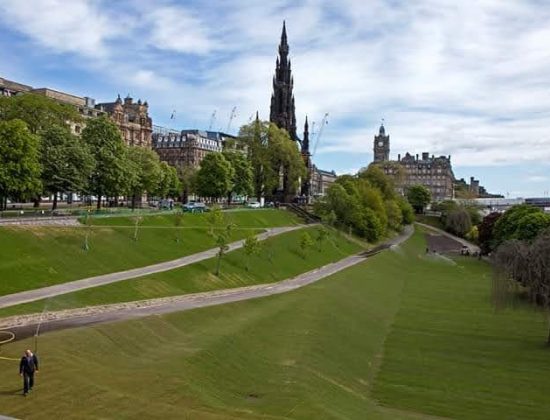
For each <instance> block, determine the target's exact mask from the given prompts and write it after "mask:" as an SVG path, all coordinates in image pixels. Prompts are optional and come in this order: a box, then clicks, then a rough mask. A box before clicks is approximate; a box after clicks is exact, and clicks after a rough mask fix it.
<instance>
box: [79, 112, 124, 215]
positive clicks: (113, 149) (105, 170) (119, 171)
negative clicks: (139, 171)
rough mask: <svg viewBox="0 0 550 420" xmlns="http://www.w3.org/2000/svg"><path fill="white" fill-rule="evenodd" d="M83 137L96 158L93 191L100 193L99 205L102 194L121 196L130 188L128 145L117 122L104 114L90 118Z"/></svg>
mask: <svg viewBox="0 0 550 420" xmlns="http://www.w3.org/2000/svg"><path fill="white" fill-rule="evenodd" d="M82 140H83V141H84V143H85V144H87V145H88V146H89V147H90V151H91V152H92V156H93V157H94V159H95V166H94V169H93V171H92V176H91V181H90V191H91V192H92V193H93V194H95V195H96V196H97V208H98V209H100V208H101V197H102V196H118V195H119V194H120V193H121V192H122V191H124V190H126V189H127V182H126V181H127V178H128V163H127V160H126V152H125V150H126V148H125V145H124V141H123V140H122V135H121V134H120V131H119V130H118V128H117V126H116V125H115V124H114V123H113V122H112V121H111V120H110V119H108V118H107V117H105V116H101V117H99V118H95V119H92V120H89V121H88V124H87V126H86V128H85V129H84V130H82Z"/></svg>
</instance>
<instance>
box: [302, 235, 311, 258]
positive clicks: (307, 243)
mask: <svg viewBox="0 0 550 420" xmlns="http://www.w3.org/2000/svg"><path fill="white" fill-rule="evenodd" d="M312 246H313V239H311V236H310V235H309V233H308V232H304V233H302V235H301V236H300V255H301V256H302V258H304V259H305V258H306V257H307V252H308V250H309V249H310V248H311V247H312Z"/></svg>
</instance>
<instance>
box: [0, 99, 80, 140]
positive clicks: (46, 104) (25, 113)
mask: <svg viewBox="0 0 550 420" xmlns="http://www.w3.org/2000/svg"><path fill="white" fill-rule="evenodd" d="M13 119H20V120H23V121H25V123H27V126H28V128H29V131H30V132H31V133H32V134H40V133H42V132H43V131H46V130H48V129H49V128H51V127H52V126H58V127H67V126H68V122H80V121H82V117H81V116H80V115H79V114H78V112H77V110H76V108H75V107H74V106H71V105H68V104H63V103H60V102H58V101H55V100H53V99H50V98H48V97H46V96H44V95H38V94H34V93H25V94H24V95H16V96H11V97H5V96H0V120H2V121H9V120H13Z"/></svg>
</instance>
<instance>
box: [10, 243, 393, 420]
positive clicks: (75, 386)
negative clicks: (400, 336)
mask: <svg viewBox="0 0 550 420" xmlns="http://www.w3.org/2000/svg"><path fill="white" fill-rule="evenodd" d="M374 262H376V265H375V267H376V269H377V271H379V270H381V271H380V272H379V275H384V277H385V278H384V279H383V281H381V280H382V278H380V277H378V275H377V277H376V278H374V277H372V274H370V273H371V271H372V270H369V265H370V264H371V262H369V263H367V264H363V265H360V266H356V267H354V268H352V269H350V270H347V271H346V272H345V273H344V272H343V273H340V274H337V275H335V276H332V277H331V278H329V279H326V280H324V281H321V282H319V283H316V284H314V285H312V286H309V287H307V288H304V289H301V290H298V291H295V292H292V293H288V294H284V295H279V296H273V297H269V298H263V299H258V300H253V301H248V302H240V303H236V304H229V305H223V306H218V307H211V308H205V309H200V310H194V311H190V312H183V313H178V314H172V315H168V316H155V317H150V318H146V319H142V320H137V321H132V322H124V323H115V324H108V325H100V326H94V327H91V328H83V329H77V330H68V331H62V332H57V333H52V334H48V335H45V336H43V337H42V338H41V341H40V355H41V357H42V358H43V360H44V363H43V368H42V371H41V372H40V374H39V378H38V380H39V381H40V382H39V385H38V386H37V389H36V391H35V392H34V394H33V395H31V396H30V397H28V398H27V399H25V400H23V397H21V396H20V395H14V393H15V392H16V391H17V390H18V387H19V382H20V381H19V377H18V376H17V375H16V364H14V363H12V366H11V369H13V370H14V371H13V373H14V374H13V375H5V376H3V377H2V382H0V407H1V409H0V412H2V414H6V415H13V416H15V417H19V418H25V419H27V418H28V419H49V418H52V417H55V418H116V419H130V418H159V419H162V418H190V419H203V418H205V419H210V418H212V419H214V418H216V419H222V418H223V419H226V418H234V419H241V418H259V417H262V418H302V419H321V418H357V419H365V418H369V419H375V418H387V419H395V418H400V417H401V416H399V415H397V414H396V413H395V412H393V411H386V410H384V409H380V408H378V407H377V406H376V404H375V403H374V402H373V401H372V400H371V399H370V398H369V397H368V392H369V389H370V386H371V381H372V376H373V374H374V366H375V365H374V364H373V363H372V362H373V361H375V360H376V358H377V355H378V354H379V351H380V349H381V346H382V343H383V340H384V337H385V335H386V333H387V330H388V328H389V325H390V323H391V321H392V319H393V316H394V314H395V312H396V311H397V308H398V302H399V293H400V290H401V287H402V284H403V280H402V276H400V275H399V272H400V270H399V268H398V267H397V266H396V265H395V264H389V263H392V262H394V260H393V254H389V253H388V254H385V255H380V256H379V257H376V258H375V259H373V261H372V263H374ZM386 276H387V277H386ZM29 345H30V344H29V341H27V342H21V343H16V344H12V345H8V346H5V347H4V354H5V355H13V354H15V353H16V352H19V351H20V349H22V348H25V347H26V346H29ZM0 366H1V369H2V371H3V372H4V369H6V371H7V370H8V369H9V367H10V365H9V362H7V361H4V362H2V361H0ZM4 378H5V379H4Z"/></svg>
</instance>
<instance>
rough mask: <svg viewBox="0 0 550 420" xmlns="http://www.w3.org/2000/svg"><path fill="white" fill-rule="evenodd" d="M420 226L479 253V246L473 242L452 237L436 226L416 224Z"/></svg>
mask: <svg viewBox="0 0 550 420" xmlns="http://www.w3.org/2000/svg"><path fill="white" fill-rule="evenodd" d="M415 223H416V224H417V225H418V226H422V227H423V228H427V229H430V230H432V231H434V232H437V233H439V234H440V235H443V236H446V237H447V238H451V239H453V240H454V241H456V242H458V243H460V244H462V245H463V246H467V247H468V249H469V250H470V252H476V251H477V252H479V247H478V246H477V245H474V244H472V243H471V242H468V241H467V240H466V239H463V238H459V237H458V236H455V235H452V234H450V233H449V232H445V231H444V230H442V229H439V228H436V227H435V226H431V225H427V224H425V223H420V222H415Z"/></svg>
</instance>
